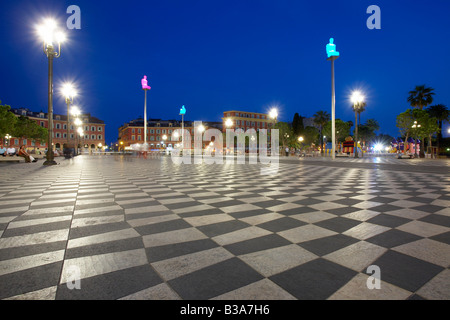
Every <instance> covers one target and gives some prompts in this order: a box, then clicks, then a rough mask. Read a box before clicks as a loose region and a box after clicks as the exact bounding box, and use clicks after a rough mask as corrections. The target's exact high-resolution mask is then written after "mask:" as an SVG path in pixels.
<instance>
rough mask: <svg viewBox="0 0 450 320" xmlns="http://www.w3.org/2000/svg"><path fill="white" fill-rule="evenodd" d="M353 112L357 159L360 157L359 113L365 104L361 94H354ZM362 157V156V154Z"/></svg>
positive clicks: (356, 92)
mask: <svg viewBox="0 0 450 320" xmlns="http://www.w3.org/2000/svg"><path fill="white" fill-rule="evenodd" d="M351 99H352V102H353V110H354V111H355V158H359V156H358V112H359V109H360V108H361V104H362V103H363V102H364V96H363V95H362V94H361V93H360V92H359V91H355V92H353V94H352V97H351ZM361 156H362V154H361Z"/></svg>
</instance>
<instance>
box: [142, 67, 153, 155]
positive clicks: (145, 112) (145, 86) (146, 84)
mask: <svg viewBox="0 0 450 320" xmlns="http://www.w3.org/2000/svg"><path fill="white" fill-rule="evenodd" d="M141 85H142V90H144V92H145V102H144V148H145V151H147V91H148V90H150V89H151V88H150V87H149V86H148V81H147V76H144V78H143V79H142V80H141Z"/></svg>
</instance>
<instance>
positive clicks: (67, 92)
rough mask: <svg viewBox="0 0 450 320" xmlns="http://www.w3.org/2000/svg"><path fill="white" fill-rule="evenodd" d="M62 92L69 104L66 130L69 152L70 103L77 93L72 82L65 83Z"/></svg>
mask: <svg viewBox="0 0 450 320" xmlns="http://www.w3.org/2000/svg"><path fill="white" fill-rule="evenodd" d="M62 94H63V96H64V98H65V100H66V105H67V130H66V136H67V140H66V149H67V150H66V152H67V153H69V149H70V145H69V144H70V111H69V109H70V105H71V104H73V98H74V97H75V96H76V95H77V93H76V91H75V88H74V87H73V85H72V84H71V83H65V84H64V85H63V88H62Z"/></svg>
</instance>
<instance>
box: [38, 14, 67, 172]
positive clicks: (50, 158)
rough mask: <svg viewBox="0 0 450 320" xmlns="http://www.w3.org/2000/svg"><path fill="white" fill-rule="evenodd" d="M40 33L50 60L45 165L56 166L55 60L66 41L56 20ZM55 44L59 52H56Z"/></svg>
mask: <svg viewBox="0 0 450 320" xmlns="http://www.w3.org/2000/svg"><path fill="white" fill-rule="evenodd" d="M38 33H39V36H40V37H41V40H42V41H43V48H44V53H45V55H46V56H47V58H48V112H47V113H48V147H47V160H46V161H44V165H47V166H49V165H55V164H56V161H55V160H54V154H53V59H54V58H59V57H60V56H61V43H62V42H63V41H64V40H65V36H64V34H63V33H62V32H60V31H58V29H57V25H56V22H55V21H54V20H47V21H45V23H44V24H43V25H41V26H39V27H38ZM54 42H56V43H57V46H58V51H55V47H54Z"/></svg>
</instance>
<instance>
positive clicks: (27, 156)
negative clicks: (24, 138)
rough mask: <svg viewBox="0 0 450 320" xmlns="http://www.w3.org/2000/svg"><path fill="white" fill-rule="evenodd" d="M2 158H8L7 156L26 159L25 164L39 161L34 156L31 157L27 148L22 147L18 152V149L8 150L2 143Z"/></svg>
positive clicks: (0, 145) (0, 149) (0, 150)
mask: <svg viewBox="0 0 450 320" xmlns="http://www.w3.org/2000/svg"><path fill="white" fill-rule="evenodd" d="M0 156H3V157H7V156H10V157H12V156H18V157H23V158H25V162H28V163H30V162H37V159H35V158H34V157H33V156H32V155H30V154H29V153H28V152H27V149H26V148H25V146H24V145H23V146H21V147H20V148H19V150H18V151H16V148H14V147H9V148H6V147H5V146H4V145H3V144H2V143H0Z"/></svg>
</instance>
